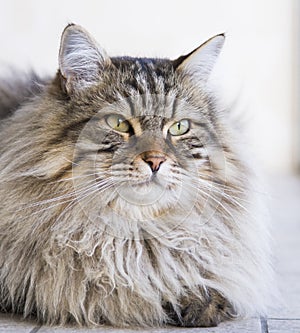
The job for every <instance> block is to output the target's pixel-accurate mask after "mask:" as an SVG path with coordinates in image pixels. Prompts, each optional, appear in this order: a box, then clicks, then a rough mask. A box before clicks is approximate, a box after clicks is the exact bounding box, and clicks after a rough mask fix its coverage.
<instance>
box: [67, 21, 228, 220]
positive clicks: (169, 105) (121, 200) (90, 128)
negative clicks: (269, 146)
mask: <svg viewBox="0 0 300 333" xmlns="http://www.w3.org/2000/svg"><path fill="white" fill-rule="evenodd" d="M223 40H224V37H223V36H221V35H220V36H216V37H215V38H213V39H212V40H210V41H208V42H207V43H205V44H204V45H203V46H201V47H200V48H198V49H197V50H195V51H194V52H193V53H191V54H190V55H188V56H184V57H181V58H179V59H177V60H175V61H171V60H161V59H138V58H128V57H126V58H109V57H108V56H107V55H106V53H105V52H104V51H103V50H101V49H100V48H99V47H98V46H97V45H96V44H95V42H94V41H93V40H92V38H91V37H90V36H89V35H88V34H87V33H86V32H85V31H84V30H83V29H82V28H80V27H77V26H69V27H68V28H66V30H65V32H64V34H63V37H62V45H61V50H60V76H61V80H62V84H63V86H64V89H65V93H66V94H67V95H68V96H69V102H68V103H69V104H68V105H69V106H68V109H69V111H68V116H70V115H72V117H73V119H74V120H72V121H73V122H72V126H73V128H78V129H79V130H77V131H76V133H78V132H79V134H77V135H75V138H76V144H75V151H74V155H73V157H72V160H73V167H72V180H73V183H74V187H75V191H76V192H77V195H78V201H79V202H83V201H84V200H87V199H88V200H90V201H89V203H90V202H92V204H93V205H94V206H95V205H96V206H97V202H98V204H99V206H101V207H103V206H108V207H111V208H113V210H114V211H117V212H118V214H122V215H128V214H129V215H130V214H131V210H134V211H135V215H136V216H135V217H136V218H137V219H138V218H142V215H143V214H146V215H147V214H148V216H150V217H153V216H160V214H166V211H168V212H170V211H172V210H174V208H175V207H177V208H178V207H181V208H182V209H183V210H185V211H187V210H189V209H191V208H192V207H194V206H195V205H197V204H198V206H201V207H202V208H203V207H204V206H205V201H206V200H207V199H208V198H209V197H210V190H211V189H210V185H209V184H211V182H210V181H211V180H212V179H214V178H217V177H218V172H219V171H220V170H223V169H224V156H223V150H222V149H223V148H222V143H221V141H222V138H221V137H220V136H219V135H217V134H216V133H217V130H216V126H217V121H216V120H215V115H214V113H215V104H214V99H213V98H212V96H211V95H210V93H208V92H207V91H206V89H205V84H206V81H207V79H208V76H209V73H210V71H211V69H212V66H213V63H214V60H215V59H216V57H217V55H218V53H219V51H220V49H221V46H222V44H223ZM77 125H78V126H77ZM61 126H62V127H63V126H64V124H63V123H62V124H61ZM67 126H68V129H70V125H69V124H68V125H67ZM61 132H62V133H64V135H68V133H69V132H68V131H67V130H65V129H62V130H61ZM70 132H71V133H73V132H74V131H73V130H71V131H70ZM200 184H201V186H200ZM97 200H98V201H97ZM199 203H201V205H199ZM136 207H138V208H139V209H136ZM139 214H140V215H139Z"/></svg>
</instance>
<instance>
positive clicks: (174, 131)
mask: <svg viewBox="0 0 300 333" xmlns="http://www.w3.org/2000/svg"><path fill="white" fill-rule="evenodd" d="M189 129H190V122H189V121H188V120H187V119H183V120H180V121H177V122H176V123H175V124H173V125H172V126H171V127H170V128H169V133H170V134H171V135H173V136H178V135H183V134H185V133H187V132H188V131H189Z"/></svg>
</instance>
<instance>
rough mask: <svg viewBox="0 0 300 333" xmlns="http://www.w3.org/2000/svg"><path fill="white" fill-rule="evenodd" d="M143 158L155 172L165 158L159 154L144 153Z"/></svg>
mask: <svg viewBox="0 0 300 333" xmlns="http://www.w3.org/2000/svg"><path fill="white" fill-rule="evenodd" d="M143 160H144V161H145V162H146V163H147V164H148V165H149V167H150V168H151V170H152V172H157V171H158V170H159V168H160V166H161V165H162V163H163V162H164V161H165V160H166V158H165V157H164V156H161V155H152V154H149V155H148V154H146V156H145V157H144V158H143Z"/></svg>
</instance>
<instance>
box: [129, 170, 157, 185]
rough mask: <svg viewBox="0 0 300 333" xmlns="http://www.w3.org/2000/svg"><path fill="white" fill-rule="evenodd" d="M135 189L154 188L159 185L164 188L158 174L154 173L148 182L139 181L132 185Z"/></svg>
mask: <svg viewBox="0 0 300 333" xmlns="http://www.w3.org/2000/svg"><path fill="white" fill-rule="evenodd" d="M131 185H132V186H133V187H137V186H152V185H158V186H163V184H162V183H161V181H159V179H158V177H157V172H153V174H152V175H151V176H150V177H149V178H148V179H146V180H142V181H138V182H136V183H133V184H131Z"/></svg>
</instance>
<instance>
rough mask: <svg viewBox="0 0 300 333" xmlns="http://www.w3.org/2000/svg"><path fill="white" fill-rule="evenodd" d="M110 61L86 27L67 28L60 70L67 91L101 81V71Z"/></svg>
mask: <svg viewBox="0 0 300 333" xmlns="http://www.w3.org/2000/svg"><path fill="white" fill-rule="evenodd" d="M110 63H111V60H110V58H109V57H108V56H107V54H106V52H105V51H104V50H103V49H102V48H101V47H100V46H99V45H98V44H97V42H96V41H95V40H94V39H93V38H92V37H91V36H90V34H89V33H88V32H87V31H86V30H85V29H83V28H82V27H80V26H79V25H76V24H69V25H68V26H67V27H66V28H65V30H64V31H63V34H62V37H61V44H60V50H59V70H60V74H61V76H62V81H63V82H62V84H63V86H64V88H65V90H66V92H67V93H69V94H70V93H72V92H73V91H76V90H82V89H85V88H87V87H89V86H91V85H94V84H96V83H97V82H99V76H100V75H101V71H102V70H103V69H104V67H105V66H107V65H109V64H110Z"/></svg>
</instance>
